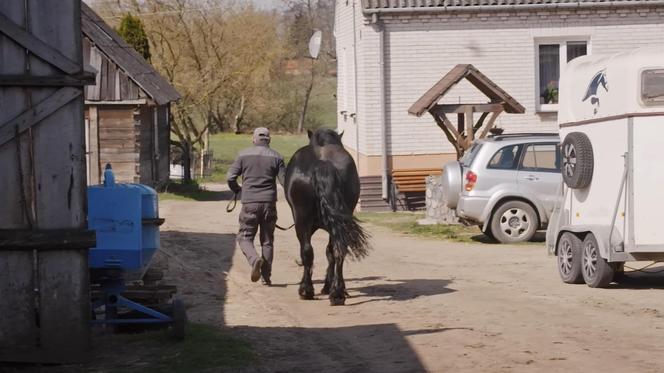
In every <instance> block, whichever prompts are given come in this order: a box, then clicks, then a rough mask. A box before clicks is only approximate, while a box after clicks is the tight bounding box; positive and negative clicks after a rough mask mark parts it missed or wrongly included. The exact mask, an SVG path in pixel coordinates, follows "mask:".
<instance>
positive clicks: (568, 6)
mask: <svg viewBox="0 0 664 373" xmlns="http://www.w3.org/2000/svg"><path fill="white" fill-rule="evenodd" d="M657 5H664V0H641V1H624V2H623V1H620V2H617V1H613V2H603V3H598V2H580V1H577V2H574V3H562V4H522V5H468V6H447V4H445V5H444V6H440V7H422V8H377V9H364V10H363V11H364V13H365V14H367V15H373V14H379V13H384V14H391V13H437V12H481V11H491V10H503V11H519V10H545V9H564V10H573V9H586V8H635V7H640V6H657Z"/></svg>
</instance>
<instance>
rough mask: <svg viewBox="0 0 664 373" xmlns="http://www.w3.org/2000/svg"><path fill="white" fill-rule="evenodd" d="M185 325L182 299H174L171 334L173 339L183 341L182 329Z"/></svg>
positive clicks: (185, 311) (185, 316) (185, 319)
mask: <svg viewBox="0 0 664 373" xmlns="http://www.w3.org/2000/svg"><path fill="white" fill-rule="evenodd" d="M186 323H187V310H186V309H185V308H184V302H183V301H182V299H179V298H175V299H174V300H173V325H172V326H171V332H172V334H173V337H175V338H176V339H179V340H183V339H184V328H185V324H186Z"/></svg>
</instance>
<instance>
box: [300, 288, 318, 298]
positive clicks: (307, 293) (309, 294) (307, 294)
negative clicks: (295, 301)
mask: <svg viewBox="0 0 664 373" xmlns="http://www.w3.org/2000/svg"><path fill="white" fill-rule="evenodd" d="M298 293H299V294H300V299H302V300H313V299H314V290H313V289H311V290H302V289H300V291H298Z"/></svg>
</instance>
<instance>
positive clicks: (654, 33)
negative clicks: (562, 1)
mask: <svg viewBox="0 0 664 373" xmlns="http://www.w3.org/2000/svg"><path fill="white" fill-rule="evenodd" d="M348 3H349V5H348V6H346V5H345V4H346V1H343V0H339V1H337V11H338V15H337V21H338V23H337V26H338V27H337V48H338V51H339V48H344V46H346V48H348V49H349V50H352V3H353V1H352V0H350V1H349V2H348ZM349 7H350V8H349ZM357 8H359V1H358V4H357ZM349 9H350V10H349ZM357 11H358V12H359V11H360V10H359V9H357ZM356 17H357V15H356ZM382 17H383V18H382V20H383V21H384V24H385V30H386V31H385V32H386V34H385V42H386V65H385V67H386V75H387V80H386V88H387V108H388V114H387V122H388V154H391V155H406V154H431V153H451V152H453V149H452V147H451V146H450V145H449V144H448V143H447V140H446V139H445V137H444V135H443V133H442V131H441V130H440V129H439V128H438V127H437V126H436V125H435V123H434V122H433V119H432V118H431V116H430V115H429V114H425V115H423V116H422V118H416V117H413V116H409V115H408V113H407V109H408V108H409V107H410V105H412V104H413V103H414V102H415V101H416V100H417V99H418V98H419V97H420V96H421V95H422V94H423V93H424V92H425V91H426V90H427V89H429V88H430V87H431V86H432V85H433V84H434V83H435V82H437V81H438V80H439V79H440V78H441V77H442V76H443V75H444V74H445V73H447V72H448V71H449V70H450V69H451V68H452V67H454V65H456V64H459V63H471V64H473V65H475V67H477V68H478V69H479V70H480V71H482V72H483V73H484V74H485V75H487V76H488V77H489V78H490V79H492V80H493V81H494V82H495V83H497V84H498V85H499V86H500V87H502V88H503V89H505V90H506V91H507V92H508V93H509V94H510V95H512V96H513V97H514V98H516V99H517V100H518V101H519V102H520V103H521V104H522V105H523V106H524V107H525V108H526V114H523V115H509V114H502V115H501V117H500V119H499V121H498V125H499V126H501V127H503V128H505V129H506V130H507V131H510V132H516V131H530V132H550V131H556V130H557V123H556V119H557V118H556V115H555V113H547V114H542V113H536V100H538V92H537V91H538V89H537V87H536V70H537V67H536V62H535V59H536V41H537V40H538V39H541V38H549V37H563V36H575V37H587V38H589V40H590V43H589V44H590V46H589V50H590V53H591V54H610V53H615V52H617V51H624V50H629V49H633V48H636V47H639V46H643V45H647V44H653V43H655V44H660V45H663V44H664V8H662V7H659V8H657V9H649V8H630V9H619V10H615V9H614V10H601V11H589V10H581V11H557V12H541V11H540V12H537V13H531V12H519V13H507V12H504V13H497V14H496V13H494V14H487V13H465V14H461V13H455V14H450V13H447V14H446V13H438V14H436V15H419V16H396V15H393V16H385V15H383V16H382ZM349 20H350V25H349V24H348V22H349ZM356 23H357V25H358V28H359V30H358V47H359V48H360V49H359V50H358V64H359V66H358V75H359V76H358V84H359V87H358V110H357V111H358V112H357V118H356V119H357V123H358V125H359V134H360V139H359V144H360V147H359V148H360V152H362V153H363V154H366V155H380V154H381V146H380V121H379V118H380V116H379V115H380V113H379V110H378V109H379V106H378V104H379V97H378V84H379V81H380V80H379V79H380V74H379V71H380V69H379V65H378V33H377V32H376V29H375V28H374V27H372V26H371V25H369V22H368V18H366V17H363V16H361V14H360V16H359V18H357V21H356ZM342 25H346V26H344V27H342ZM349 35H350V37H349ZM349 40H350V42H349ZM346 53H347V54H348V52H346ZM347 60H348V59H347ZM349 60H350V61H351V62H350V63H351V64H352V54H351V56H350V59H349ZM339 63H340V64H341V63H342V62H341V61H340V62H339ZM344 73H345V77H342V69H341V68H340V69H339V79H340V84H339V86H340V87H341V86H342V84H341V82H342V80H343V79H344V78H347V79H349V81H348V82H349V83H350V84H352V68H346V69H344ZM344 94H346V95H351V96H348V97H346V98H345V97H344ZM459 99H460V100H461V101H466V102H468V101H479V102H485V101H486V99H485V98H484V97H483V96H482V95H481V94H478V93H476V92H475V90H474V89H473V88H472V86H470V84H460V85H459V86H458V87H457V88H455V89H454V90H453V91H452V92H450V93H449V94H448V99H447V101H448V102H458V101H459ZM353 100H354V96H353V89H352V87H351V89H349V90H347V92H338V102H339V105H343V102H349V103H351V104H350V105H351V106H353V102H354V101H353ZM340 110H341V109H340ZM451 119H452V120H453V121H455V120H456V118H451ZM338 124H339V128H340V129H346V130H347V133H348V130H352V131H353V134H354V131H355V129H354V125H353V124H352V120H350V119H346V120H344V118H343V117H342V116H339V120H338ZM344 139H345V144H346V145H347V146H349V147H350V148H353V149H355V148H356V145H355V139H354V137H353V136H347V135H344Z"/></svg>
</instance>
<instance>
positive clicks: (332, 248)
mask: <svg viewBox="0 0 664 373" xmlns="http://www.w3.org/2000/svg"><path fill="white" fill-rule="evenodd" d="M308 133H309V145H307V146H304V147H302V148H300V149H299V150H298V151H297V152H295V154H294V155H293V158H291V160H290V162H288V168H287V170H286V187H285V190H286V199H287V200H288V204H289V205H290V207H291V210H292V211H293V220H294V222H295V231H296V233H297V239H298V240H299V241H300V256H301V258H302V265H303V266H304V273H303V275H302V281H301V282H300V288H299V290H298V292H299V294H300V297H301V298H302V299H313V298H314V285H313V283H312V281H311V275H312V266H313V263H314V251H313V247H312V246H311V236H312V235H313V234H314V232H316V231H317V230H318V229H323V230H325V231H327V233H329V235H330V241H329V243H328V244H327V252H326V253H327V260H328V263H329V265H328V267H327V274H326V276H325V286H324V287H323V290H322V291H321V293H322V294H329V297H330V304H331V305H333V306H336V305H343V304H344V303H345V301H346V285H345V283H344V276H343V267H344V258H345V257H346V255H347V254H350V255H351V256H352V257H355V258H362V257H364V256H366V255H367V252H368V250H369V245H368V235H367V233H365V231H364V230H363V229H362V227H360V225H359V224H358V221H357V219H356V218H355V217H354V216H353V210H354V209H355V205H357V201H358V199H359V197H360V178H359V176H358V174H357V168H356V167H355V162H353V158H352V157H351V156H350V154H348V152H347V151H346V149H344V147H343V145H342V144H341V135H339V134H338V133H336V132H335V131H333V130H330V129H319V130H317V131H316V132H315V133H312V132H311V131H308Z"/></svg>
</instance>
